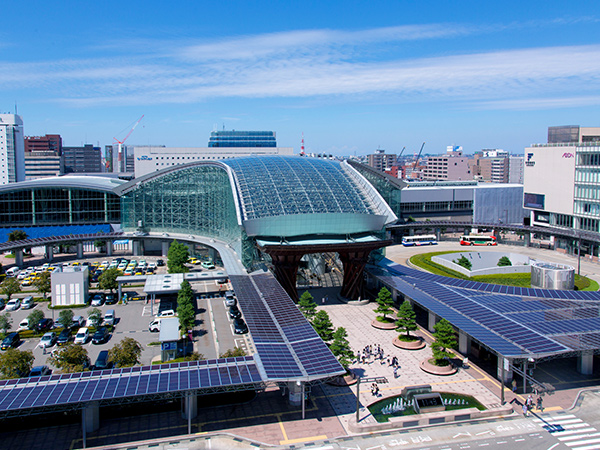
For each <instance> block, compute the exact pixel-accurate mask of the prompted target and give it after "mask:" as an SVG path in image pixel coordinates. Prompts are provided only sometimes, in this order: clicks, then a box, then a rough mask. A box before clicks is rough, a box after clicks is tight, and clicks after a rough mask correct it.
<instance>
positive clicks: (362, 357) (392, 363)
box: [356, 344, 400, 396]
mask: <svg viewBox="0 0 600 450" xmlns="http://www.w3.org/2000/svg"><path fill="white" fill-rule="evenodd" d="M376 361H379V364H381V365H387V366H388V367H391V368H392V369H393V373H394V378H398V377H399V376H400V373H399V370H400V362H399V361H398V357H396V356H392V355H386V354H385V351H384V350H383V348H381V345H380V344H374V345H365V347H364V348H363V349H362V350H359V351H358V352H356V362H357V363H358V364H373V363H375V362H376ZM371 394H373V395H374V396H377V395H379V388H378V387H377V384H376V383H373V384H372V385H371Z"/></svg>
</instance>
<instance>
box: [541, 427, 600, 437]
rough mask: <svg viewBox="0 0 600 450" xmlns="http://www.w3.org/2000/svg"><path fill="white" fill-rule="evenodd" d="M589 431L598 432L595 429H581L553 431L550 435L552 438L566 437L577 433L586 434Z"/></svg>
mask: <svg viewBox="0 0 600 450" xmlns="http://www.w3.org/2000/svg"><path fill="white" fill-rule="evenodd" d="M589 431H598V430H596V429H595V428H591V427H590V428H583V429H579V430H565V431H555V432H553V433H552V436H556V437H558V436H567V435H569V434H577V433H587V432H589Z"/></svg>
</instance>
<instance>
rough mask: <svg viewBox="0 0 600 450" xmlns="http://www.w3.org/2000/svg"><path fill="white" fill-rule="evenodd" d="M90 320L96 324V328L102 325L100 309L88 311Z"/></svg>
mask: <svg viewBox="0 0 600 450" xmlns="http://www.w3.org/2000/svg"><path fill="white" fill-rule="evenodd" d="M88 319H89V320H90V322H91V323H93V324H94V326H95V327H97V326H98V325H100V324H101V323H102V311H100V310H99V309H98V308H92V309H90V310H88Z"/></svg>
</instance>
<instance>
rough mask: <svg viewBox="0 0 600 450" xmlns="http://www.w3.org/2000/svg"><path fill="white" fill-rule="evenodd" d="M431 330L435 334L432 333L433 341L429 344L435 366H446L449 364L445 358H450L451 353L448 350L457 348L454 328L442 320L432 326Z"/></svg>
mask: <svg viewBox="0 0 600 450" xmlns="http://www.w3.org/2000/svg"><path fill="white" fill-rule="evenodd" d="M433 329H434V330H435V333H433V338H434V341H433V342H432V343H431V350H432V352H433V359H434V360H435V365H437V366H446V365H448V364H449V363H448V361H447V359H446V358H450V357H452V353H450V352H449V351H448V350H449V349H454V348H456V346H457V342H456V336H455V333H454V328H452V325H451V324H450V322H448V321H447V320H446V319H442V320H440V321H439V322H438V323H436V324H435V325H434V327H433Z"/></svg>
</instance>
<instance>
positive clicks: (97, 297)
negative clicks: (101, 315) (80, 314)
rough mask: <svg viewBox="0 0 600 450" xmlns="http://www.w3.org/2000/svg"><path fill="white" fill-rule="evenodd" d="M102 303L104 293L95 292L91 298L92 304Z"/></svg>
mask: <svg viewBox="0 0 600 450" xmlns="http://www.w3.org/2000/svg"><path fill="white" fill-rule="evenodd" d="M103 303H104V295H103V294H96V295H94V297H93V298H92V306H102V304H103Z"/></svg>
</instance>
